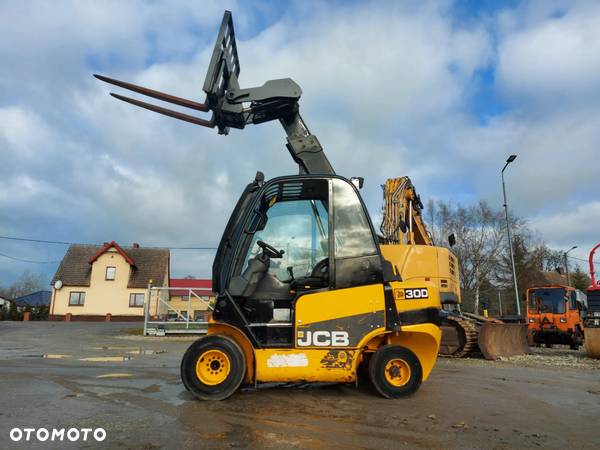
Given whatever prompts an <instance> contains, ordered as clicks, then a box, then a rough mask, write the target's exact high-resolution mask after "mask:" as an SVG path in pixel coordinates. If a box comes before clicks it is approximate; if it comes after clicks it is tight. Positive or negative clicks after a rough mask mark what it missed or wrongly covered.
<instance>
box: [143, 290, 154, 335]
mask: <svg viewBox="0 0 600 450" xmlns="http://www.w3.org/2000/svg"><path fill="white" fill-rule="evenodd" d="M151 295H152V284H150V283H148V294H147V295H146V301H145V302H144V336H147V335H148V313H149V311H150V298H151V297H150V296H151Z"/></svg>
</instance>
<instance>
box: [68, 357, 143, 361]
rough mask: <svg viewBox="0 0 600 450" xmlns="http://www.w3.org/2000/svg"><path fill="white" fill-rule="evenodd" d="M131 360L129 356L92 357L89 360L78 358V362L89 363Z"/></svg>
mask: <svg viewBox="0 0 600 450" xmlns="http://www.w3.org/2000/svg"><path fill="white" fill-rule="evenodd" d="M130 359H133V358H132V357H131V356H94V357H89V358H79V361H89V362H121V361H129V360H130Z"/></svg>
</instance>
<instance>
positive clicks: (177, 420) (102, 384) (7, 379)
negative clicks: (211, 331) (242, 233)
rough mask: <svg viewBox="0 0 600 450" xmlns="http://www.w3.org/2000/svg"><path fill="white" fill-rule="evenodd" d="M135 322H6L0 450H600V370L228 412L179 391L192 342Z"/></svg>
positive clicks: (565, 357)
mask: <svg viewBox="0 0 600 450" xmlns="http://www.w3.org/2000/svg"><path fill="white" fill-rule="evenodd" d="M135 326H136V325H131V324H116V323H50V322H46V323H44V322H38V323H34V322H31V323H22V322H20V323H19V322H0V448H2V449H5V448H6V449H10V448H17V449H23V448H135V449H153V448H224V447H225V448H230V447H240V448H290V447H291V448H319V449H321V448H345V449H346V448H377V449H385V448H390V449H392V448H393V449H395V448H500V449H503V448H539V447H544V448H556V449H564V448H590V449H592V448H599V447H600V435H594V433H593V432H592V431H593V430H595V426H596V424H597V419H598V417H599V416H600V370H599V369H600V365H599V361H596V360H590V359H587V358H586V357H585V356H584V354H583V352H574V351H571V350H566V349H562V348H556V349H545V348H541V349H532V354H531V355H528V356H525V357H518V358H509V359H506V360H502V361H493V362H490V361H485V360H481V359H467V360H464V359H461V360H459V359H445V358H444V359H439V360H438V363H437V364H436V367H435V369H434V371H433V373H432V375H431V377H430V379H429V380H428V381H427V382H425V383H424V384H423V386H421V389H420V390H419V391H418V392H417V394H416V395H414V396H413V397H410V398H407V399H401V400H385V399H382V398H380V397H378V396H377V395H375V393H374V392H373V391H372V389H370V387H369V386H368V385H364V386H363V385H360V386H358V388H356V387H355V386H353V385H326V386H315V385H312V386H309V387H306V386H303V388H298V387H297V388H282V387H278V388H277V387H270V388H266V387H262V388H260V389H258V390H254V389H251V390H244V391H242V392H240V393H237V394H235V395H234V396H232V397H231V398H230V399H228V400H226V401H223V402H200V401H197V400H195V399H194V398H193V397H192V396H191V395H190V394H189V393H188V392H186V391H185V389H184V388H183V386H182V384H181V381H180V379H179V362H180V359H181V356H182V354H183V352H184V351H185V349H186V348H187V346H188V345H189V343H190V342H191V341H192V340H193V339H194V338H190V337H178V338H177V337H175V338H174V337H166V338H156V337H154V338H144V337H141V336H136V335H132V334H131V330H132V329H133V328H132V327H135ZM73 426H75V427H79V428H83V427H89V428H98V427H102V428H104V429H105V430H106V433H107V437H106V440H105V441H103V442H102V443H97V442H95V441H91V442H90V441H86V442H82V441H78V442H75V443H70V442H66V441H65V442H60V443H54V444H52V443H49V442H20V443H15V442H12V441H11V440H10V438H9V433H10V430H11V429H13V428H14V427H20V428H25V427H35V428H39V427H48V428H52V427H54V428H60V427H65V428H69V427H73Z"/></svg>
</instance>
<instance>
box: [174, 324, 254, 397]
mask: <svg viewBox="0 0 600 450" xmlns="http://www.w3.org/2000/svg"><path fill="white" fill-rule="evenodd" d="M245 373H246V360H245V359H244V354H243V353H242V350H241V349H240V346H239V345H238V344H237V343H236V342H235V341H234V340H233V339H231V338H229V337H227V336H223V335H210V336H206V337H203V338H200V339H198V340H197V341H196V342H194V343H193V344H192V345H190V347H189V348H188V349H187V351H186V352H185V354H184V355H183V359H182V360H181V380H182V381H183V385H184V386H185V388H186V389H187V390H188V391H190V392H191V393H192V394H193V395H194V396H195V397H197V398H199V399H200V400H224V399H226V398H227V397H229V396H230V395H232V394H233V393H234V392H235V391H236V390H237V388H238V387H239V386H240V384H241V383H242V380H243V379H244V374H245Z"/></svg>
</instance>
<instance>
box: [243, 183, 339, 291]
mask: <svg viewBox="0 0 600 450" xmlns="http://www.w3.org/2000/svg"><path fill="white" fill-rule="evenodd" d="M304 184H306V183H304ZM320 184H322V186H318V189H317V190H318V191H320V193H319V192H313V193H312V195H310V196H311V197H313V198H302V197H303V196H302V195H301V192H298V193H296V195H291V194H290V191H289V190H288V192H287V195H286V192H285V191H284V190H280V191H279V193H276V194H274V195H273V196H266V198H265V199H263V214H264V217H263V219H262V221H263V224H262V226H260V227H259V229H258V230H257V231H256V232H255V233H254V235H253V237H252V240H251V242H250V246H249V248H248V253H247V255H246V258H245V262H244V264H243V268H244V269H245V268H246V267H247V266H248V262H249V261H250V259H252V258H254V257H255V256H256V255H258V254H259V253H260V252H262V250H261V249H260V247H259V246H258V245H257V242H258V241H263V242H266V243H267V244H269V245H271V246H273V247H275V248H276V249H277V250H283V251H284V253H283V257H282V258H277V259H271V261H270V267H269V273H270V274H272V275H274V276H275V277H277V278H278V279H279V280H281V281H284V280H288V279H290V271H289V270H288V268H291V272H292V273H293V276H294V278H300V277H308V276H310V275H311V273H312V271H313V269H314V268H315V266H317V264H318V263H319V262H321V261H323V260H327V259H328V257H329V217H328V211H327V209H328V208H327V202H326V201H325V199H324V198H326V196H327V183H326V182H321V183H320ZM304 190H306V187H305V189H304ZM306 194H310V192H306ZM299 197H300V198H299ZM323 197H324V198H323Z"/></svg>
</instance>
